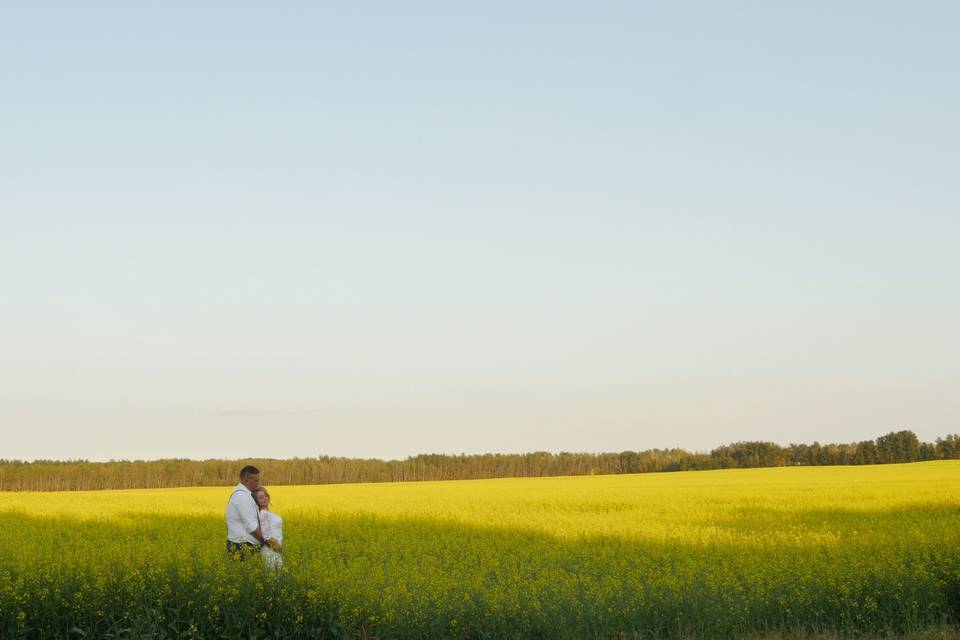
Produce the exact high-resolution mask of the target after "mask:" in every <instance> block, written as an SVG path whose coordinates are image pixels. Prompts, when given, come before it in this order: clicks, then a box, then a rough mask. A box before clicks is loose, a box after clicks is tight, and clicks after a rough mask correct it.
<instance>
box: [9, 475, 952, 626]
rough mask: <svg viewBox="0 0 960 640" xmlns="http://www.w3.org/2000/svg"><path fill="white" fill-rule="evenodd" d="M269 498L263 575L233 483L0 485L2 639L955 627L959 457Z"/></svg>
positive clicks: (285, 490) (318, 490)
mask: <svg viewBox="0 0 960 640" xmlns="http://www.w3.org/2000/svg"><path fill="white" fill-rule="evenodd" d="M263 478H264V480H265V482H266V483H267V484H268V486H269V479H270V470H269V469H268V468H266V469H263ZM270 490H271V494H272V496H273V508H274V511H275V512H277V513H279V514H280V515H281V516H283V518H284V522H285V535H286V546H287V548H286V550H285V554H284V555H285V568H284V569H283V570H282V571H281V572H280V573H278V574H275V573H271V572H269V571H264V570H263V568H262V567H261V566H259V563H258V562H254V563H246V564H244V565H238V564H237V563H235V562H227V561H226V560H225V558H224V556H225V554H224V551H223V546H224V538H225V527H224V524H223V513H224V507H225V504H226V500H227V497H228V496H229V494H230V491H231V488H229V487H224V488H189V489H163V490H137V491H103V492H73V493H19V494H17V493H0V516H2V517H3V518H4V522H6V523H7V525H8V527H7V529H8V530H10V531H13V534H12V536H10V537H8V540H10V541H11V543H12V545H13V547H12V548H13V551H12V552H7V553H5V554H4V557H2V558H0V580H2V581H3V583H5V586H0V635H2V636H3V637H13V635H19V636H21V637H31V636H32V637H41V635H42V637H58V635H57V634H62V635H61V636H60V637H69V634H70V632H71V631H70V630H71V629H79V630H81V631H83V632H85V633H88V634H90V633H92V634H93V635H103V634H106V633H110V634H113V635H114V636H117V637H124V635H125V634H126V636H128V637H140V636H142V635H144V634H146V633H152V634H154V635H155V636H157V637H160V636H162V634H163V633H168V634H169V636H170V637H178V636H179V637H184V636H186V637H248V636H249V635H250V629H259V630H260V631H257V632H256V633H261V632H262V633H263V634H271V633H272V634H274V635H277V634H279V635H278V637H323V636H324V635H329V636H331V637H336V636H338V635H340V636H342V635H346V636H357V637H364V636H370V637H410V638H415V637H417V638H419V637H458V638H463V637H570V638H574V637H631V636H637V637H641V636H642V637H737V636H743V635H750V634H755V633H761V632H768V631H770V630H786V631H796V630H805V631H839V632H857V633H859V632H870V633H886V632H902V631H909V630H912V629H922V628H924V627H928V626H931V625H940V624H943V623H948V622H950V621H951V620H956V619H957V618H958V617H960V461H939V462H928V463H915V464H907V465H883V466H864V467H852V466H851V467H804V468H775V469H744V470H724V471H701V472H683V473H662V474H640V475H621V476H592V477H563V478H523V479H500V480H475V481H450V482H425V483H395V484H362V485H323V486H294V487H285V486H276V487H270ZM255 565H256V566H255ZM231 625H234V626H231ZM231 629H232V630H231ZM158 630H161V631H158ZM162 630H165V631H162ZM11 634H13V635H11ZM137 634H139V635H137ZM231 634H234V635H231Z"/></svg>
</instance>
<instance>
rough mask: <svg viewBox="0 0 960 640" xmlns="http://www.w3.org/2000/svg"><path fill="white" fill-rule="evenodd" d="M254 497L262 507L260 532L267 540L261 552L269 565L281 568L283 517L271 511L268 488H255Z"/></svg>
mask: <svg viewBox="0 0 960 640" xmlns="http://www.w3.org/2000/svg"><path fill="white" fill-rule="evenodd" d="M253 499H254V500H256V501H257V506H258V507H260V533H262V534H263V539H264V540H266V541H267V544H265V545H264V546H263V548H262V549H261V551H260V553H261V555H263V560H264V562H266V563H267V566H268V567H273V568H275V569H279V568H280V567H282V566H283V556H282V555H281V554H282V553H283V518H281V517H280V516H278V515H277V514H275V513H273V512H272V511H270V493H269V492H268V491H267V490H266V488H264V487H257V488H256V489H254V490H253Z"/></svg>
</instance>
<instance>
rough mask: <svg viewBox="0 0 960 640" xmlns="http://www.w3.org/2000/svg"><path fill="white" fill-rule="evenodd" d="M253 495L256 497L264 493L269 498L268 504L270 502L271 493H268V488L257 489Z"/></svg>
mask: <svg viewBox="0 0 960 640" xmlns="http://www.w3.org/2000/svg"><path fill="white" fill-rule="evenodd" d="M251 493H252V494H253V495H254V496H256V495H257V494H258V493H262V494H263V495H265V496H267V503H269V502H270V492H269V491H267V488H266V487H257V488H256V489H254V490H253V491H252V492H251Z"/></svg>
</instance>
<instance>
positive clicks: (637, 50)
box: [0, 2, 960, 460]
mask: <svg viewBox="0 0 960 640" xmlns="http://www.w3.org/2000/svg"><path fill="white" fill-rule="evenodd" d="M791 4H792V5H793V6H791ZM958 28H960V5H957V4H956V3H950V2H921V3H908V4H905V3H876V2H870V3H867V2H861V3H841V4H837V3H790V4H779V3H759V4H756V5H750V4H746V3H729V4H726V5H725V6H722V7H721V6H720V5H718V4H717V3H606V4H601V5H591V6H590V7H589V8H588V7H586V6H584V5H581V4H576V3H563V4H559V5H553V6H549V7H546V6H543V5H539V6H538V5H533V4H529V5H525V6H520V5H517V4H516V3H492V4H491V3H484V4H483V5H471V6H466V5H464V6H452V5H450V4H449V3H413V4H409V3H408V4H403V5H397V4H396V3H381V4H368V5H362V6H360V5H351V6H349V7H334V6H319V5H317V4H314V3H293V4H287V5H284V6H268V5H264V4H262V3H257V4H254V3H247V2H240V3H236V2H234V3H229V4H227V3H203V4H201V5H197V4H196V3H189V4H187V3H164V4H163V5H156V6H134V5H130V4H129V3H97V2H94V3H86V4H83V5H78V4H76V3H60V4H56V3H54V4H52V5H51V4H45V5H11V6H8V7H6V8H5V10H4V18H3V20H2V21H0V131H2V149H3V153H2V154H0V198H2V202H0V286H2V293H3V296H2V299H0V425H2V428H3V434H4V438H3V446H2V447H0V458H7V459H28V460H30V459H37V458H54V459H66V458H69V459H76V458H86V459H91V460H105V459H112V458H117V459H120V458H147V459H150V458H161V457H190V458H209V457H244V456H263V457H288V456H315V455H320V454H330V455H346V456H358V457H383V458H397V457H405V456H407V455H411V454H416V453H420V452H446V453H460V452H468V453H479V452H524V451H533V450H547V451H561V450H566V451H620V450H624V449H632V450H637V449H647V448H652V447H673V446H679V447H684V448H687V449H692V450H700V451H703V450H708V449H710V448H712V447H714V446H716V445H719V444H722V443H728V442H733V441H738V440H769V441H774V442H778V443H781V444H787V443H789V442H812V441H814V440H819V441H821V442H825V441H831V442H849V441H854V440H861V439H866V438H873V437H876V436H877V435H880V434H883V433H886V432H889V431H892V430H898V429H912V430H914V431H915V432H916V433H917V434H918V435H919V436H920V437H921V439H924V440H928V441H932V440H933V439H935V438H936V437H938V436H942V435H945V434H947V433H956V432H958V431H960V419H958V418H960V399H958V393H957V389H958V383H960V346H958V345H960V341H958V340H957V335H956V333H957V326H958V323H960V302H958V300H960V286H958V275H960V252H958V247H960V243H958V235H960V221H958V213H960V207H958V204H960V196H958V189H957V185H958V180H957V167H958V166H960V158H958V155H960V153H958V149H960V125H958V118H957V113H960V83H957V82H956V80H955V78H956V65H957V62H958V60H960V44H958V40H957V38H956V33H957V32H958Z"/></svg>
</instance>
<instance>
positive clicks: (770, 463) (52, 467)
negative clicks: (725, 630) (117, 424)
mask: <svg viewBox="0 0 960 640" xmlns="http://www.w3.org/2000/svg"><path fill="white" fill-rule="evenodd" d="M958 458H960V435H958V434H951V435H948V436H946V437H943V438H937V440H936V442H934V443H929V442H921V441H920V440H919V439H918V438H917V436H916V434H914V433H913V432H912V431H896V432H891V433H888V434H886V435H884V436H880V437H879V438H877V439H875V440H864V441H862V442H853V443H849V444H820V443H819V442H814V443H813V444H790V445H788V446H785V447H784V446H780V445H778V444H775V443H773V442H735V443H733V444H728V445H723V446H720V447H717V448H716V449H714V450H712V451H711V452H710V453H695V452H689V451H685V450H684V449H647V450H645V451H621V452H620V453H569V452H562V453H550V452H546V451H535V452H533V453H523V454H503V453H485V454H472V455H466V454H461V455H446V454H423V455H417V456H411V457H409V458H406V459H404V460H379V459H359V458H342V457H331V456H319V457H317V458H292V459H287V460H275V459H269V458H261V459H256V458H254V459H244V460H188V459H165V460H149V461H148V460H133V461H130V460H115V461H110V462H88V461H86V460H67V461H57V460H36V461H33V462H23V461H19V460H0V491H83V490H98V489H156V488H169V487H213V486H225V485H231V484H234V483H235V482H236V481H237V473H238V472H239V469H240V468H241V467H242V466H243V465H245V464H253V465H255V466H257V467H259V468H260V469H261V471H262V478H263V481H264V484H269V485H284V484H336V483H348V482H405V481H422V480H477V479H482V478H522V477H539V476H575V475H600V474H616V473H649V472H655V471H691V470H709V469H739V468H748V467H783V466H813V465H861V464H888V463H897V462H920V461H924V460H945V459H958Z"/></svg>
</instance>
